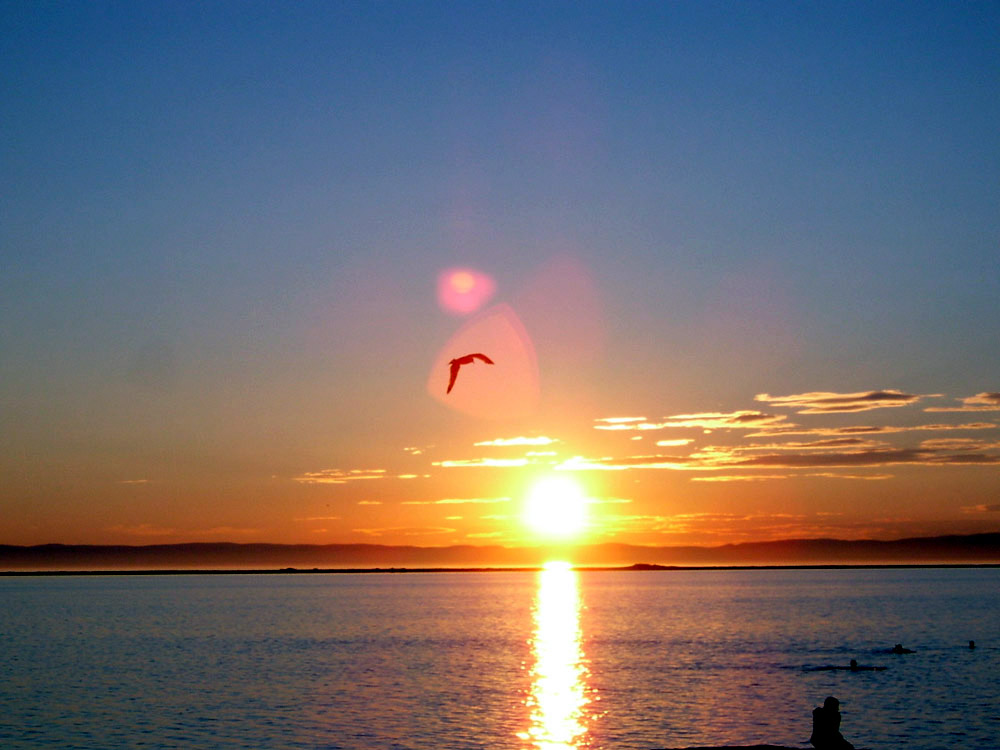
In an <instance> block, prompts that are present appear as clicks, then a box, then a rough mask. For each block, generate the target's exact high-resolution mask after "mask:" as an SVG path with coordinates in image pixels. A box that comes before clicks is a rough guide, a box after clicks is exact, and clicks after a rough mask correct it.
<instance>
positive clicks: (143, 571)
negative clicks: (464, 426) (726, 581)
mask: <svg viewBox="0 0 1000 750" xmlns="http://www.w3.org/2000/svg"><path fill="white" fill-rule="evenodd" d="M927 568H940V569H949V568H963V569H967V568H1000V563H859V564H831V565H822V564H820V565H655V564H652V563H635V564H633V565H617V566H616V565H579V566H573V567H572V569H573V570H576V571H580V572H584V573H585V572H601V571H620V572H628V573H646V572H655V571H660V572H663V571H665V572H684V571H693V570H701V571H704V570H709V571H710V570H897V569H927ZM543 569H544V568H543V566H541V565H527V566H524V567H514V566H497V567H489V566H486V567H475V566H463V567H414V568H410V567H402V566H393V567H385V568H383V567H377V566H376V567H367V568H295V567H282V568H121V569H115V568H107V569H102V568H95V569H79V570H73V569H66V570H58V569H52V570H0V577H13V578H18V577H29V578H30V577H45V576H130V575H135V576H139V575H145V576H150V575H154V576H155V575H315V574H326V575H330V574H351V575H358V574H377V573H382V574H393V573H394V574H400V573H537V572H539V571H541V570H543Z"/></svg>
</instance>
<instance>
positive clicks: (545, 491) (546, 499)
mask: <svg viewBox="0 0 1000 750" xmlns="http://www.w3.org/2000/svg"><path fill="white" fill-rule="evenodd" d="M524 522H525V523H526V524H527V526H528V527H529V528H531V529H532V530H533V531H535V532H537V533H539V534H544V535H546V536H559V537H567V536H572V535H574V534H578V533H579V532H580V531H582V530H583V528H584V527H585V526H586V525H587V498H586V496H585V495H584V492H583V489H581V487H580V485H579V483H578V482H577V481H576V480H574V479H572V478H570V477H547V478H545V479H540V480H539V481H537V482H535V484H534V485H533V486H532V487H531V490H530V491H529V492H528V497H527V500H526V502H525V506H524Z"/></svg>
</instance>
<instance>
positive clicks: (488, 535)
mask: <svg viewBox="0 0 1000 750" xmlns="http://www.w3.org/2000/svg"><path fill="white" fill-rule="evenodd" d="M503 535H504V533H503V532H502V531H477V532H475V533H473V534H466V535H465V536H466V538H468V539H496V538H497V537H501V536H503Z"/></svg>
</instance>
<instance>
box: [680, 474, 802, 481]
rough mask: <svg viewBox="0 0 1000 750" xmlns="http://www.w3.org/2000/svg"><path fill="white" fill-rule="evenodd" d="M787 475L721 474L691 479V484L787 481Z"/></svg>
mask: <svg viewBox="0 0 1000 750" xmlns="http://www.w3.org/2000/svg"><path fill="white" fill-rule="evenodd" d="M790 476H794V475H789V474H723V475H721V476H709V477H691V481H692V482H766V481H769V480H772V479H788V478H789V477H790Z"/></svg>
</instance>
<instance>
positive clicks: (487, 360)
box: [469, 352, 493, 365]
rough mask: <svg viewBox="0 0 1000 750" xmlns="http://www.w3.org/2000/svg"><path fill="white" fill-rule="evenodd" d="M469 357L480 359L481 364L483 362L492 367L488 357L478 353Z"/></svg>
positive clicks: (491, 361)
mask: <svg viewBox="0 0 1000 750" xmlns="http://www.w3.org/2000/svg"><path fill="white" fill-rule="evenodd" d="M469 356H470V357H475V358H477V359H481V360H483V362H485V363H486V364H488V365H492V364H493V360H492V359H490V358H489V357H487V356H486V355H485V354H481V353H480V352H476V353H475V354H470V355H469Z"/></svg>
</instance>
